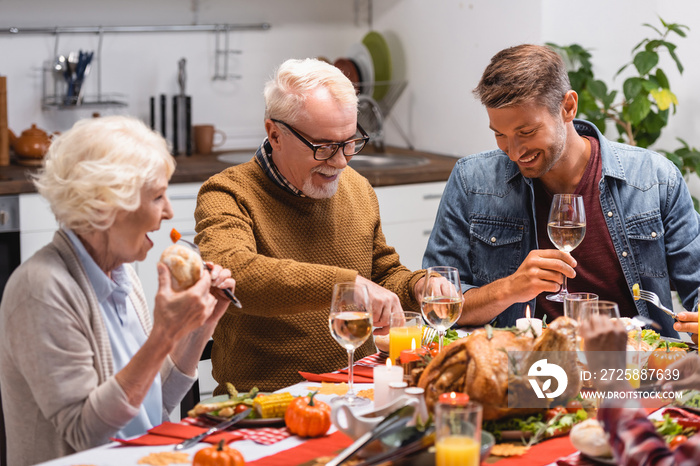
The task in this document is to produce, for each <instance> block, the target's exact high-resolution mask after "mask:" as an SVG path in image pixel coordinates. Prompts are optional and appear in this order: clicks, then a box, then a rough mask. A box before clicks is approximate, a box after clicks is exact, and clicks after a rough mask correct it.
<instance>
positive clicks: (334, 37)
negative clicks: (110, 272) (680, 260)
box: [0, 0, 700, 156]
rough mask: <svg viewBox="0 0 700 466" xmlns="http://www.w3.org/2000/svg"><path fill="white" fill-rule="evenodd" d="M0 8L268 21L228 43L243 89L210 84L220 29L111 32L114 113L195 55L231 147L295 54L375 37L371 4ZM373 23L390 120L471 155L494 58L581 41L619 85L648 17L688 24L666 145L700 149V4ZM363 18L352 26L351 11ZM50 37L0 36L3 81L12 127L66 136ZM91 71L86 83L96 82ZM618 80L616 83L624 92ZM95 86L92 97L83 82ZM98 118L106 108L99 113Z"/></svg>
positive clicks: (63, 17) (23, 16)
mask: <svg viewBox="0 0 700 466" xmlns="http://www.w3.org/2000/svg"><path fill="white" fill-rule="evenodd" d="M198 3H199V10H198V14H197V15H195V13H193V11H192V5H193V0H149V1H137V0H122V1H120V2H113V1H106V0H97V1H95V0H92V1H90V0H62V1H60V2H58V1H53V0H32V1H27V0H0V27H2V28H3V29H4V28H6V27H9V26H25V27H27V26H55V25H57V26H71V25H93V26H95V25H100V24H104V25H150V24H190V23H192V22H193V21H194V20H195V19H196V20H197V21H198V22H199V23H200V24H212V23H224V22H225V23H258V22H263V21H265V22H269V23H270V24H271V25H272V29H271V30H269V31H255V32H234V33H232V34H231V44H232V47H234V48H240V49H241V50H242V51H243V54H241V55H238V56H233V60H232V69H231V71H232V72H234V73H238V74H241V75H242V76H243V78H242V79H240V80H237V81H227V82H221V81H212V80H211V79H210V78H211V76H212V75H213V74H214V49H215V47H214V34H213V33H169V34H154V33H151V34H107V35H105V38H104V46H103V54H102V55H103V56H102V57H101V65H102V76H103V85H102V89H103V91H104V92H120V93H123V94H126V95H127V96H128V102H129V107H128V108H127V109H123V110H119V111H120V112H128V113H130V114H134V115H137V116H139V117H142V118H144V119H145V118H146V117H147V114H148V98H149V97H150V96H151V95H158V94H160V93H167V94H169V95H172V94H174V93H176V92H177V80H176V76H177V61H178V60H179V59H180V58H181V57H185V58H187V60H188V66H187V70H188V85H187V92H188V94H191V95H192V96H193V113H194V115H193V121H194V123H213V124H215V125H217V126H220V127H221V128H222V129H223V130H224V131H225V132H226V133H227V135H228V136H229V141H228V143H227V147H245V146H247V147H250V146H252V145H256V144H257V142H258V141H259V139H260V137H262V124H261V119H262V112H263V108H262V97H261V91H262V87H263V84H264V82H265V80H266V79H267V78H268V77H269V75H270V74H271V73H272V71H273V69H274V67H275V66H276V65H277V64H279V63H280V62H281V61H283V60H284V59H285V58H288V57H293V56H294V57H304V56H317V55H323V56H326V57H328V58H330V59H331V60H332V59H335V58H337V57H339V56H343V55H344V54H345V52H346V51H347V50H348V47H349V46H350V45H351V44H352V43H354V42H357V41H360V40H361V39H362V37H363V36H364V35H365V34H366V33H367V32H368V31H369V30H370V27H369V23H368V21H367V17H366V9H367V8H368V7H367V6H368V5H369V3H370V2H369V0H294V1H290V0H236V1H231V0H199V2H198ZM372 4H373V15H372V16H373V22H372V25H373V28H374V29H375V30H377V31H379V32H381V33H382V34H384V36H385V37H386V39H387V41H388V42H389V44H390V47H391V49H392V53H393V65H394V66H393V68H394V76H395V78H396V79H406V80H407V81H408V83H409V84H408V87H407V89H406V91H405V92H404V93H403V95H402V96H401V97H400V99H399V100H398V102H397V104H396V106H395V107H394V111H393V112H392V114H393V117H394V119H395V120H396V122H397V124H398V127H399V128H401V129H402V130H403V131H405V132H406V133H407V134H408V137H409V139H410V141H411V142H412V143H413V144H414V145H415V146H416V147H417V148H418V149H424V150H432V151H436V152H441V153H447V154H452V155H456V156H462V155H466V154H469V153H473V152H477V151H480V150H485V149H490V148H493V147H494V141H493V136H492V134H491V132H490V131H489V130H488V122H487V119H486V114H485V112H484V110H483V108H482V107H481V105H480V104H479V103H478V102H477V101H476V100H475V99H474V97H473V96H472V94H471V91H472V89H473V88H474V87H475V86H476V84H477V82H478V79H479V77H480V75H481V72H482V71H483V69H484V67H485V66H486V65H487V63H488V61H489V59H490V57H491V56H492V55H493V54H494V53H495V52H497V51H498V50H500V49H502V48H503V47H507V46H510V45H515V44H519V43H524V42H534V43H543V42H555V43H558V44H562V45H565V44H570V43H573V42H576V43H579V44H581V45H583V46H584V47H587V48H591V49H593V55H594V56H593V60H594V65H595V67H596V73H597V75H598V76H599V77H600V78H602V79H604V80H605V81H606V82H607V83H609V84H610V83H612V82H613V76H614V74H615V72H616V71H617V69H618V67H619V66H620V65H621V64H622V63H624V62H625V61H626V60H628V59H629V58H630V50H631V48H632V47H633V46H634V45H635V44H636V43H638V42H639V41H640V40H641V39H642V38H644V37H646V36H648V32H647V31H646V28H644V27H642V23H645V22H647V23H652V24H657V22H658V19H657V16H661V17H663V18H664V19H665V20H667V21H671V22H679V23H683V24H686V25H688V26H689V27H690V32H689V35H688V37H687V38H686V39H680V38H675V37H672V38H671V39H672V40H673V41H675V42H676V43H677V44H678V50H677V53H678V55H679V56H680V58H681V60H682V61H683V62H684V65H685V67H686V70H685V73H684V74H683V75H682V76H679V75H678V73H676V72H673V70H672V64H671V62H670V60H666V63H667V64H666V66H665V69H666V70H667V71H669V75H670V78H671V82H672V87H673V89H674V91H675V92H676V94H677V95H678V99H679V101H680V105H679V107H678V113H677V114H676V115H674V116H672V117H671V123H670V124H669V126H668V128H667V129H666V130H665V133H664V136H663V137H662V139H661V140H660V141H659V144H658V145H657V146H658V147H663V148H667V149H675V148H676V147H677V143H676V141H675V138H676V137H682V138H684V139H686V140H687V141H688V142H689V143H690V144H691V145H693V146H700V136H696V129H697V128H698V127H699V125H700V122H699V121H698V120H699V119H700V116H699V115H698V114H697V112H695V109H697V108H699V106H698V99H700V97H698V95H697V92H696V91H695V86H696V83H697V82H700V62H698V60H696V59H695V58H696V54H697V53H696V51H697V50H699V49H700V14H699V13H700V4H698V3H697V1H696V0H673V1H671V2H668V1H664V2H662V1H657V0H614V1H610V0H589V1H587V2H586V3H585V4H581V3H580V2H574V1H573V0H472V1H465V0H432V1H427V0H374V1H373V2H372ZM356 7H359V10H360V15H359V18H356V13H355V9H356ZM59 45H60V47H59V50H60V51H61V52H62V53H66V52H68V51H69V50H76V49H78V48H83V49H94V48H96V46H97V38H96V37H94V36H85V35H73V36H67V35H62V36H61V37H60V42H59ZM53 46H54V38H53V37H52V36H22V35H19V36H7V35H0V74H5V75H7V76H8V87H9V91H8V100H9V121H10V127H11V128H12V129H13V130H15V131H18V130H22V129H24V128H26V127H28V126H29V125H30V124H31V123H33V122H36V123H38V124H39V125H40V126H41V127H43V128H44V129H46V130H50V131H54V130H63V129H66V128H67V127H69V126H70V124H72V122H73V121H74V120H75V119H76V118H77V117H79V116H89V115H90V113H91V111H84V112H76V111H55V110H54V111H42V110H41V106H40V95H41V87H40V85H41V73H40V66H41V63H42V61H44V60H47V59H50V58H51V57H52V55H53ZM92 78H94V76H92V77H91V80H89V81H88V83H87V85H88V86H93V89H94V79H92ZM620 82H621V78H618V79H617V80H615V81H614V83H615V84H616V85H617V86H619V83H620ZM88 90H91V88H90V87H88ZM101 112H102V113H103V114H106V113H109V112H110V111H109V110H101ZM397 124H395V123H394V122H391V121H390V122H388V123H387V125H386V129H387V137H388V141H389V142H391V143H394V144H399V145H404V140H403V138H402V137H401V136H400V133H399V131H398V130H397Z"/></svg>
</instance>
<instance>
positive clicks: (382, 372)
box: [373, 358, 403, 407]
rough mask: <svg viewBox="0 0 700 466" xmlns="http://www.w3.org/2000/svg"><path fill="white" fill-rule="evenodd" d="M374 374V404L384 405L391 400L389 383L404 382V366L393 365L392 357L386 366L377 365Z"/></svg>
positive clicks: (388, 359)
mask: <svg viewBox="0 0 700 466" xmlns="http://www.w3.org/2000/svg"><path fill="white" fill-rule="evenodd" d="M373 376H374V406H377V407H379V406H384V405H385V404H387V403H389V401H391V397H390V395H389V393H390V390H389V384H391V383H393V382H403V367H401V366H392V364H391V358H387V360H386V366H377V367H375V368H374V371H373Z"/></svg>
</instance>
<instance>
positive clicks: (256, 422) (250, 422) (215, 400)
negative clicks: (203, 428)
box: [199, 395, 284, 427]
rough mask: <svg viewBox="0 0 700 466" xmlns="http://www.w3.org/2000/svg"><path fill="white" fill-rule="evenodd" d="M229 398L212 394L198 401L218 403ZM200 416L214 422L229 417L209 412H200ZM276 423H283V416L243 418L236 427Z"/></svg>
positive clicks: (201, 402)
mask: <svg viewBox="0 0 700 466" xmlns="http://www.w3.org/2000/svg"><path fill="white" fill-rule="evenodd" d="M228 399H229V396H228V395H217V396H213V397H211V398H207V399H206V400H202V401H200V402H199V403H200V404H206V403H220V402H222V401H226V400H228ZM200 417H202V418H204V419H208V420H211V421H215V422H217V423H218V422H222V421H226V420H227V419H230V418H228V417H223V416H214V415H213V414H209V413H204V414H200ZM277 424H284V418H283V417H270V418H265V419H263V418H258V419H249V418H246V419H243V420H241V421H239V422H237V423H236V426H237V427H263V426H273V425H277Z"/></svg>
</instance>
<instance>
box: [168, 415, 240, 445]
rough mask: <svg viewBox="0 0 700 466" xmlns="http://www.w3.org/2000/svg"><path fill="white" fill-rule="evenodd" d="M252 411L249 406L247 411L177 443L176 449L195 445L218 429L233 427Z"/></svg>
mask: <svg viewBox="0 0 700 466" xmlns="http://www.w3.org/2000/svg"><path fill="white" fill-rule="evenodd" d="M251 411H252V408H248V409H246V410H245V411H243V412H241V413H239V414H236V415H235V416H233V417H232V418H231V419H229V420H228V421H224V422H222V423H220V424H217V425H215V426H214V427H212V428H211V429H209V430H207V431H206V432H203V433H201V434H199V435H195V436H194V437H192V438H188V439H187V440H184V441H183V442H181V443H178V444H177V445H175V451H178V450H184V449H186V448H190V447H191V446H193V445H195V444H197V443H199V441H200V440H202V439H203V438H205V437H207V436H209V435H211V434H213V433H214V432H218V431H220V430H224V429H226V428H228V427H231V426H232V425H234V424H235V423H237V422H238V421H240V420H241V419H244V418H245V417H246V416H248V414H249V413H250V412H251Z"/></svg>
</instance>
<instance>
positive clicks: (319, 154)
mask: <svg viewBox="0 0 700 466" xmlns="http://www.w3.org/2000/svg"><path fill="white" fill-rule="evenodd" d="M270 119H271V120H272V121H274V122H275V123H279V124H282V125H284V126H285V127H286V128H287V129H288V130H289V131H291V132H292V134H293V135H294V136H296V137H297V139H299V140H300V141H301V142H303V143H304V144H306V145H307V146H308V148H309V149H311V150H313V151H314V159H316V160H319V161H322V160H328V159H330V158H331V157H333V156H334V155H335V153H336V152H338V149H340V148H341V147H342V148H343V155H344V156H345V157H352V156H353V155H357V154H359V153H360V151H361V150H362V149H363V148H364V147H365V145H366V144H367V141H369V135H368V134H367V133H366V132H365V130H364V129H362V126H360V124H359V123H358V124H357V131H358V132H359V133H360V134H361V135H362V137H360V138H355V139H350V140H349V141H345V142H327V143H325V144H314V143H313V142H311V141H309V140H308V139H306V138H305V137H304V136H302V135H301V134H299V132H298V131H297V130H295V129H294V128H292V127H291V126H290V125H288V124H287V123H285V122H284V121H281V120H275V119H274V118H270Z"/></svg>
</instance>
